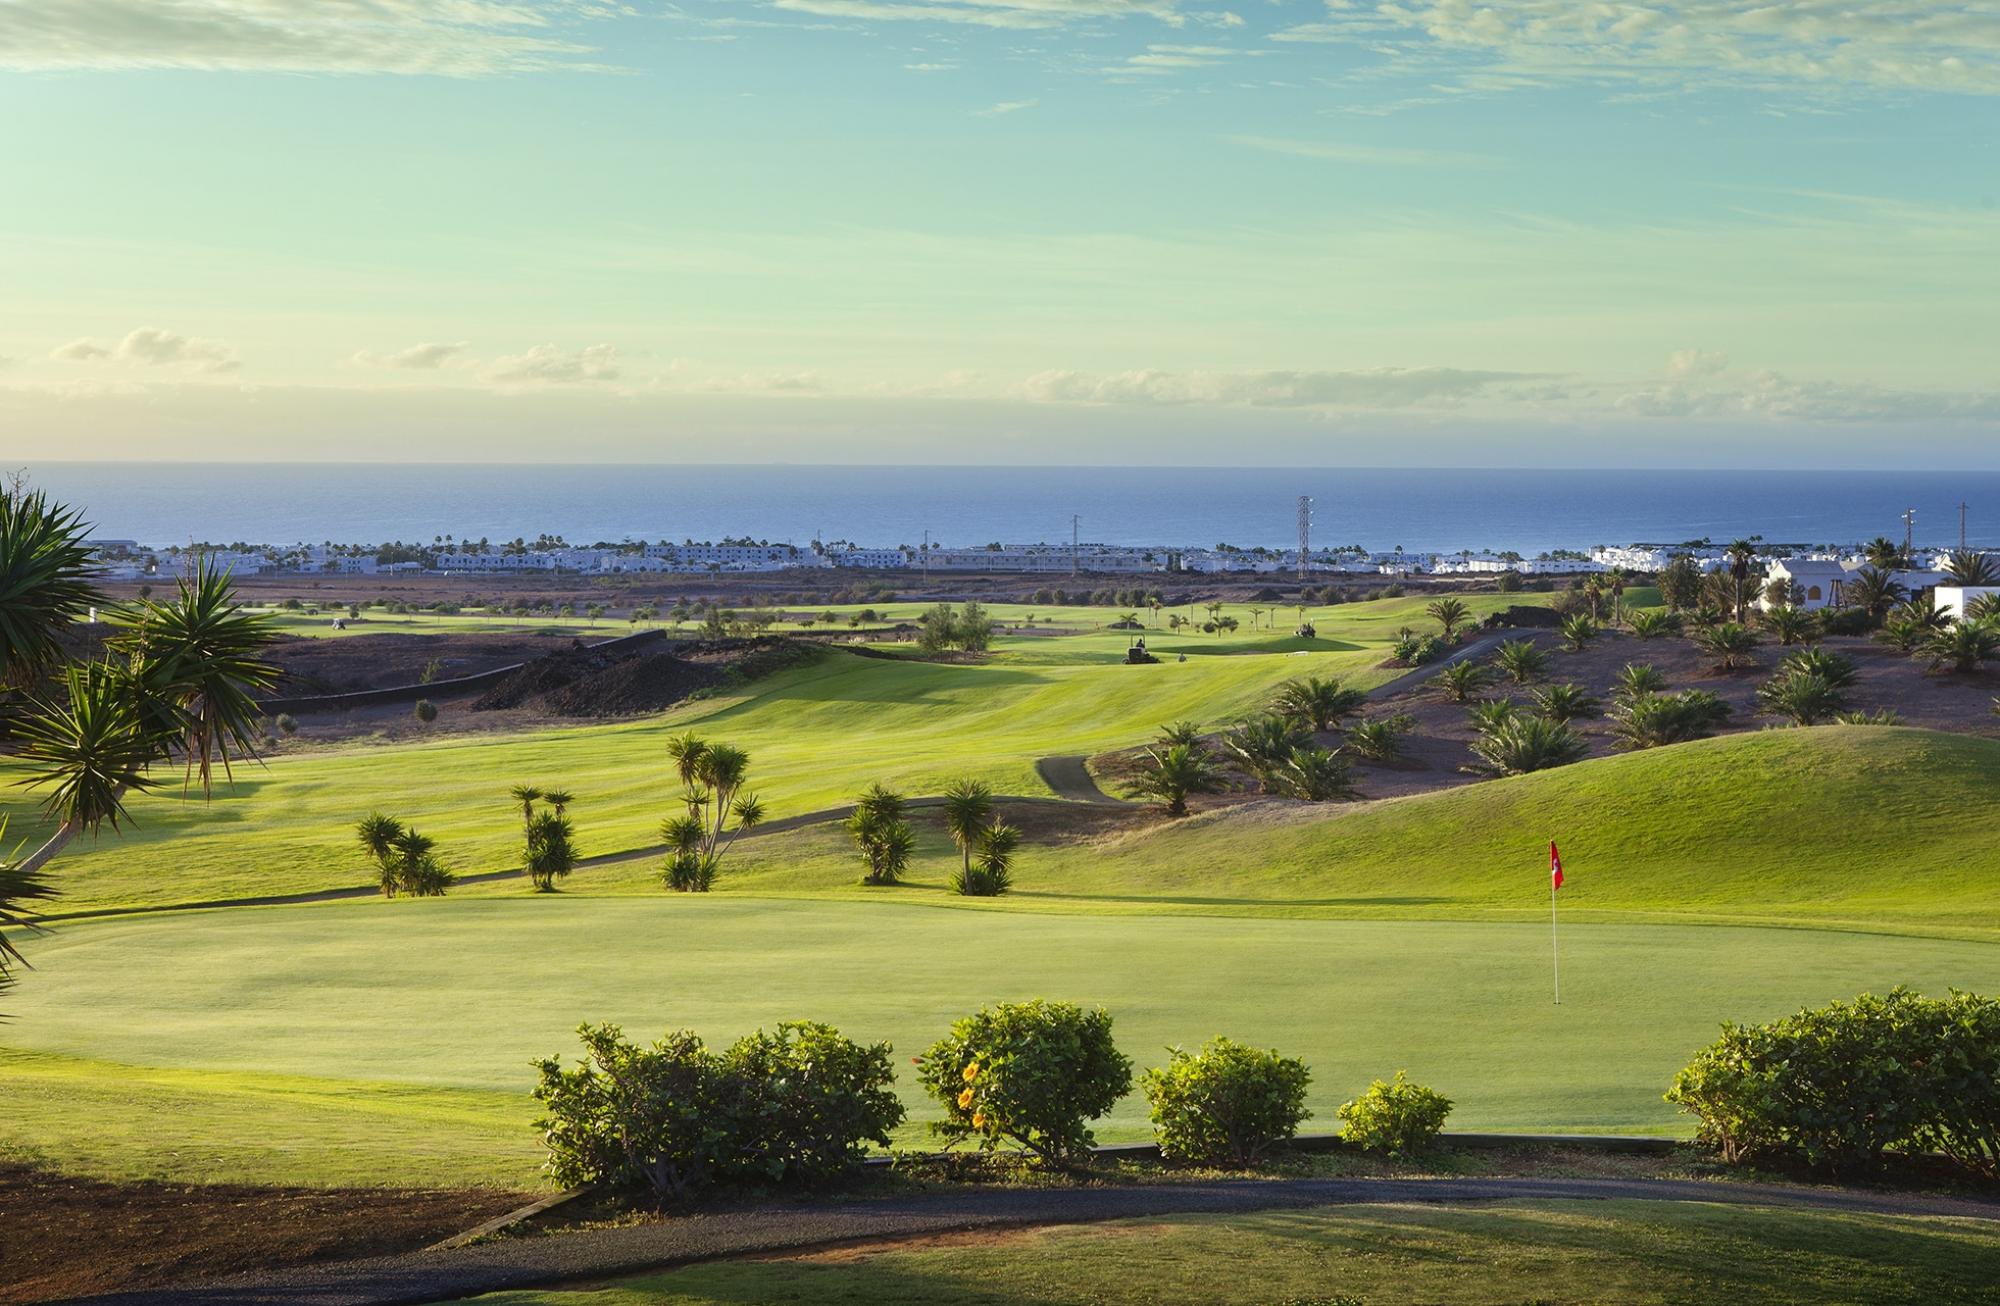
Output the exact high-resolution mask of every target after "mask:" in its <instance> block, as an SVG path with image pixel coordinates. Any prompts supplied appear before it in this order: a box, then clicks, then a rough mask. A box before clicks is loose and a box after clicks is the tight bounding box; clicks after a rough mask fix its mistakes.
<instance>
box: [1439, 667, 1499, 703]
mask: <svg viewBox="0 0 2000 1306" xmlns="http://www.w3.org/2000/svg"><path fill="white" fill-rule="evenodd" d="M1491 678H1492V672H1491V671H1490V670H1489V669H1488V668H1487V667H1486V666H1484V665H1483V664H1481V663H1478V662H1454V663H1452V664H1451V665H1450V666H1448V667H1446V668H1445V669H1444V670H1442V671H1440V672H1438V674H1437V684H1438V687H1439V688H1440V689H1442V690H1444V696H1445V697H1446V698H1448V699H1450V700H1451V701H1452V702H1454V703H1464V702H1468V701H1470V700H1471V699H1473V698H1475V697H1477V696H1478V694H1479V691H1480V690H1482V689H1484V688H1486V682H1487V681H1488V680H1490V679H1491Z"/></svg>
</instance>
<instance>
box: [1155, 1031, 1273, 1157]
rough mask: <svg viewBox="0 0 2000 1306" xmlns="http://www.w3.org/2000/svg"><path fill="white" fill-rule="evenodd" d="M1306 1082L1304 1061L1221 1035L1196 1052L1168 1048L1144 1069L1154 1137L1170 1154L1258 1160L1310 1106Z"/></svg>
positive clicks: (1162, 1154) (1166, 1153) (1167, 1153)
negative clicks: (1162, 1058) (1161, 1060)
mask: <svg viewBox="0 0 2000 1306" xmlns="http://www.w3.org/2000/svg"><path fill="white" fill-rule="evenodd" d="M1311 1082H1312V1073H1311V1072H1310V1071H1308V1070H1307V1069H1306V1064H1305V1062H1303V1061H1300V1060H1298V1059H1297V1058H1295V1057H1284V1056H1280V1055H1279V1054H1278V1053H1277V1052H1275V1051H1266V1050H1262V1049H1259V1048H1252V1047H1245V1046H1244V1045H1243V1044H1241V1043H1236V1042H1232V1041H1231V1040H1229V1039H1226V1038H1222V1037H1219V1036H1218V1037H1216V1038H1213V1039H1210V1040H1209V1041H1208V1044H1207V1045H1206V1046H1204V1047H1202V1048H1201V1049H1200V1050H1198V1051H1195V1052H1189V1051H1186V1050H1184V1049H1182V1048H1173V1049H1171V1050H1170V1052H1169V1054H1168V1059H1167V1064H1166V1065H1164V1066H1157V1067H1155V1068H1153V1069H1152V1070H1149V1071H1147V1072H1146V1076H1145V1081H1144V1085H1145V1090H1146V1102H1147V1104H1148V1106H1149V1107H1150V1108H1151V1110H1152V1119H1153V1138H1154V1141H1155V1142H1157V1143H1158V1144H1159V1146H1160V1155H1161V1156H1163V1157H1165V1158H1166V1159H1168V1160H1170V1161H1194V1162H1205V1163H1208V1164H1219V1165H1234V1166H1250V1165H1255V1164H1257V1163H1258V1162H1259V1161H1261V1160H1263V1159H1264V1158H1265V1157H1266V1156H1268V1155H1269V1154H1270V1153H1271V1151H1272V1149H1273V1148H1276V1147H1279V1146H1281V1145H1283V1144H1284V1143H1285V1142H1287V1141H1288V1140H1289V1139H1290V1138H1291V1137H1292V1136H1293V1135H1294V1134H1296V1133H1297V1132H1298V1129H1299V1124H1300V1123H1301V1122H1302V1121H1304V1120H1305V1119H1306V1118H1307V1117H1308V1116H1310V1115H1311V1114H1312V1113H1311V1112H1310V1111H1308V1110H1307V1109H1306V1087H1307V1085H1309V1084H1310V1083H1311Z"/></svg>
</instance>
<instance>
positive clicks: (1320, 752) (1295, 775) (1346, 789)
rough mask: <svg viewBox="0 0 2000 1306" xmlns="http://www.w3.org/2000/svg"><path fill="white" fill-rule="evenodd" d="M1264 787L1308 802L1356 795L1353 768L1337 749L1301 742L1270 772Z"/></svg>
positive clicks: (1328, 800) (1327, 801)
mask: <svg viewBox="0 0 2000 1306" xmlns="http://www.w3.org/2000/svg"><path fill="white" fill-rule="evenodd" d="M1265 788H1266V789H1267V790H1269V791H1270V792H1272V793H1279V794H1284V795H1285V796H1286V797H1289V798H1297V799H1299V800H1301V801H1303V802H1308V803H1330V802H1333V801H1334V800H1335V799H1340V798H1353V797H1355V796H1356V795H1355V790H1354V782H1353V778H1352V768H1351V767H1350V766H1349V764H1348V761H1347V757H1346V754H1344V753H1343V752H1342V751H1341V750H1340V749H1338V748H1313V747H1310V746H1307V745H1300V746H1299V747H1297V748H1294V749H1293V750H1292V751H1291V753H1290V754H1289V755H1287V756H1286V758H1285V760H1284V762H1283V763H1282V764H1281V765H1280V766H1279V767H1278V769H1277V770H1276V771H1275V772H1273V773H1272V775H1271V778H1270V780H1269V781H1267V782H1266V784H1265Z"/></svg>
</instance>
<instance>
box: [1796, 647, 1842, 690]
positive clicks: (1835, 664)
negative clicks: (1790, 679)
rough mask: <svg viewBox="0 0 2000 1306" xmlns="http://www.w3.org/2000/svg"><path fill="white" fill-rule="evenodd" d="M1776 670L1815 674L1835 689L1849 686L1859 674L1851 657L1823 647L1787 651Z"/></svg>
mask: <svg viewBox="0 0 2000 1306" xmlns="http://www.w3.org/2000/svg"><path fill="white" fill-rule="evenodd" d="M1778 671H1779V672H1780V673H1781V674H1782V673H1786V672H1794V671H1796V672H1803V673H1806V674H1809V675H1816V676H1819V677H1820V678H1821V679H1823V680H1825V681H1826V683H1827V684H1829V685H1832V686H1833V687H1834V688H1835V689H1848V688H1851V687H1852V686H1853V684H1854V681H1855V677H1856V676H1858V675H1859V674H1860V673H1859V672H1858V671H1857V670H1856V668H1855V666H1854V660H1853V659H1852V658H1849V657H1846V656H1843V655H1842V654H1839V653H1829V652H1827V651H1826V650H1825V649H1823V648H1806V649H1800V650H1799V651H1798V652H1796V653H1787V654H1786V655H1785V656H1784V657H1783V658H1782V659H1781V660H1780V661H1779V662H1778Z"/></svg>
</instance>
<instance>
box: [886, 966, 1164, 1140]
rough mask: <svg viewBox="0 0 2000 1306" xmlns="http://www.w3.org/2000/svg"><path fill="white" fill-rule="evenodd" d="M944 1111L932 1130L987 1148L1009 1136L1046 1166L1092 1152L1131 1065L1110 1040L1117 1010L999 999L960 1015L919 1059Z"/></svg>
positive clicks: (1127, 1084) (1127, 1083)
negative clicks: (1096, 1130) (1099, 1125)
mask: <svg viewBox="0 0 2000 1306" xmlns="http://www.w3.org/2000/svg"><path fill="white" fill-rule="evenodd" d="M917 1075H918V1078H919V1080H920V1081H921V1082H922V1083H923V1086H924V1089H925V1091H926V1092H928V1093H929V1094H930V1095H931V1097H932V1098H933V1099H935V1100H936V1101H937V1103H938V1104H939V1105H940V1106H942V1107H943V1108H944V1112H945V1118H944V1120H942V1121H941V1122H937V1123H934V1124H933V1125H932V1126H931V1128H932V1129H933V1130H934V1131H935V1132H937V1133H939V1134H942V1135H944V1136H945V1137H947V1138H949V1139H951V1140H952V1141H954V1142H957V1141H960V1140H963V1139H967V1138H975V1139H977V1140H978V1141H979V1146H980V1148H981V1149H982V1150H984V1151H989V1152H990V1151H994V1150H996V1149H998V1147H999V1146H1000V1144H1001V1143H1002V1142H1003V1141H1006V1140H1012V1141H1013V1142H1015V1143H1017V1144H1019V1145H1020V1146H1022V1147H1024V1148H1026V1149H1027V1150H1028V1151H1029V1152H1032V1153H1033V1154H1034V1155H1035V1156H1036V1158H1038V1159H1039V1160H1040V1161H1041V1162H1042V1163H1043V1164H1045V1165H1054V1166H1061V1165H1068V1164H1070V1163H1071V1162H1073V1161H1075V1160H1076V1159H1077V1158H1078V1157H1079V1156H1081V1155H1082V1154H1083V1153H1085V1152H1087V1151H1088V1150H1089V1149H1090V1146H1091V1142H1092V1137H1091V1132H1090V1127H1089V1122H1090V1121H1092V1120H1094V1119H1096V1118H1097V1117H1098V1116H1101V1115H1103V1114H1104V1113H1105V1112H1106V1111H1109V1110H1110V1109H1111V1106H1112V1104H1113V1103H1114V1102H1116V1101H1118V1099H1119V1098H1121V1097H1124V1096H1125V1094H1126V1093H1127V1092H1128V1091H1130V1089H1131V1087H1132V1062H1131V1061H1130V1059H1129V1058H1127V1057H1125V1056H1124V1055H1123V1054H1122V1053H1120V1052H1119V1051H1118V1049H1117V1047H1116V1046H1115V1045H1114V1044H1113V1043H1112V1041H1111V1016H1110V1014H1109V1013H1108V1012H1106V1011H1104V1010H1103V1009H1101V1008H1100V1009H1098V1010H1096V1011H1088V1012H1086V1011H1084V1010H1083V1009H1082V1008H1080V1007H1078V1006H1076V1005H1075V1004H1073V1003H1068V1002H1047V1001H1044V1000H1042V999H1040V998H1037V999H1035V1000H1034V1001H1032V1002H1017V1003H1000V1004H998V1005H996V1006H992V1007H988V1008H987V1009H986V1010H984V1011H981V1012H979V1013H978V1014H976V1015H971V1016H967V1017H965V1018H964V1019H963V1020H960V1021H959V1022H958V1023H956V1024H954V1025H953V1026H952V1027H951V1033H950V1034H948V1035H947V1036H945V1037H944V1038H942V1039H940V1040H938V1041H937V1042H936V1043H934V1044H932V1045H931V1048H930V1050H929V1051H927V1052H925V1053H924V1055H923V1056H921V1057H919V1058H917Z"/></svg>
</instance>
